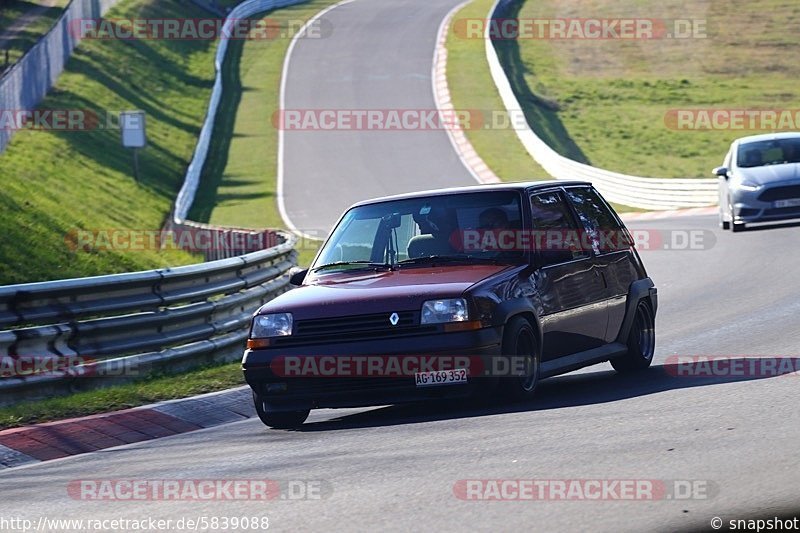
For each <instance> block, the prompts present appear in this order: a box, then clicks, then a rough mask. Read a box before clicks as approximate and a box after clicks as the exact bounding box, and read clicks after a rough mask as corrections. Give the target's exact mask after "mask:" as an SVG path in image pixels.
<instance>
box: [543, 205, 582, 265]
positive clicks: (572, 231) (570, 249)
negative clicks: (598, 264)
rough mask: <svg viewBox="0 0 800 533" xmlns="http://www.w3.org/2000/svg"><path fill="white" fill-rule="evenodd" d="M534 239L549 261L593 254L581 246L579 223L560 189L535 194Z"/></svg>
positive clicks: (554, 262) (553, 262)
mask: <svg viewBox="0 0 800 533" xmlns="http://www.w3.org/2000/svg"><path fill="white" fill-rule="evenodd" d="M531 217H532V219H533V237H534V238H533V243H534V247H535V248H536V250H537V251H538V252H539V255H540V256H541V258H542V260H543V261H544V264H545V265H554V264H557V263H565V262H567V261H572V260H574V259H580V258H583V257H589V253H588V252H587V251H585V250H583V249H581V245H580V238H579V233H580V232H579V231H578V226H577V224H576V222H575V218H574V217H573V216H572V213H571V212H570V210H569V206H568V205H567V203H566V201H565V200H564V197H563V196H562V195H561V193H559V192H555V191H554V192H546V193H540V194H534V195H532V196H531Z"/></svg>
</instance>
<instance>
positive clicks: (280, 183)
mask: <svg viewBox="0 0 800 533" xmlns="http://www.w3.org/2000/svg"><path fill="white" fill-rule="evenodd" d="M354 1H355V0H342V1H341V2H338V3H336V4H333V5H332V6H328V7H326V8H325V9H323V10H322V11H320V12H319V13H317V14H316V15H314V16H313V17H311V18H310V19H308V21H307V22H306V23H305V24H304V25H303V27H302V28H300V30H299V31H298V32H297V33H295V34H294V36H293V37H292V41H291V42H290V43H289V48H288V49H287V50H286V57H284V59H283V71H282V72H281V94H280V103H279V107H278V111H279V112H282V111H283V110H284V109H285V108H286V79H287V76H288V73H289V62H290V61H291V59H292V52H293V51H294V47H295V45H296V44H297V40H298V39H299V37H300V36H301V35H304V34H305V33H306V30H307V29H308V28H309V26H311V25H312V24H314V23H315V22H316V21H317V20H319V19H320V17H323V16H324V15H326V14H327V13H329V12H330V11H333V10H334V9H336V8H337V7H339V6H343V5H345V4H349V3H351V2H354ZM283 148H284V130H283V128H282V127H279V128H278V175H277V180H278V187H277V196H278V212H279V213H280V215H281V218H282V219H283V223H284V224H285V225H286V227H287V228H289V231H291V232H292V233H294V234H296V235H298V236H300V237H302V238H304V239H310V240H312V241H321V240H323V239H320V238H319V237H317V236H314V235H309V234H307V233H304V232H303V231H302V230H300V229H298V228H297V226H295V225H294V223H293V222H292V219H291V218H289V213H288V212H287V211H286V204H285V203H284V200H283V199H284V195H283V180H284V176H283V171H284V163H283Z"/></svg>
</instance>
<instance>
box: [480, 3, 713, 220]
mask: <svg viewBox="0 0 800 533" xmlns="http://www.w3.org/2000/svg"><path fill="white" fill-rule="evenodd" d="M508 3H509V2H508V0H497V1H496V2H495V4H494V5H493V6H492V9H491V10H490V11H489V16H488V18H489V19H494V18H503V15H502V13H503V10H504V8H505V6H506V5H508ZM489 31H490V25H488V24H487V27H486V36H485V42H486V59H487V60H488V62H489V69H490V71H491V73H492V78H493V79H494V83H495V85H496V86H497V90H498V92H499V93H500V97H501V98H502V99H503V104H504V105H505V107H506V109H507V110H508V112H509V113H510V114H514V113H519V111H520V110H521V109H522V106H521V105H520V103H519V101H518V100H517V97H516V95H515V94H514V90H513V89H512V88H511V83H510V82H509V80H508V77H507V76H506V73H505V70H504V69H503V66H502V64H501V63H500V58H499V57H498V55H497V51H496V50H495V47H494V41H493V40H492V39H491V38H490V35H489ZM516 132H517V136H518V137H519V140H520V141H521V142H522V144H523V146H525V149H526V150H527V151H528V153H529V154H530V155H531V157H533V159H535V160H536V162H537V163H539V164H540V165H541V166H542V168H544V169H545V171H547V173H548V174H550V175H551V176H553V177H554V178H556V179H563V180H574V179H580V180H586V181H590V182H592V183H593V184H594V185H595V187H597V189H598V190H599V191H600V192H601V193H602V194H603V196H605V197H606V198H607V199H608V200H610V201H612V202H617V203H620V204H625V205H629V206H632V207H639V208H642V209H656V210H668V209H677V208H682V207H701V206H706V205H714V204H716V203H717V201H718V196H717V195H718V193H717V186H718V185H717V180H715V179H656V178H647V177H642V176H629V175H626V174H620V173H618V172H611V171H609V170H603V169H599V168H595V167H592V166H590V165H585V164H583V163H579V162H577V161H574V160H572V159H569V158H566V157H564V156H562V155H561V154H559V153H558V152H556V151H555V150H553V149H552V148H550V146H548V145H547V143H545V142H544V141H543V140H542V139H540V138H539V137H538V136H537V135H536V134H535V133H534V132H533V130H532V129H531V128H530V127H529V126H528V125H527V124H526V125H525V127H524V128H516Z"/></svg>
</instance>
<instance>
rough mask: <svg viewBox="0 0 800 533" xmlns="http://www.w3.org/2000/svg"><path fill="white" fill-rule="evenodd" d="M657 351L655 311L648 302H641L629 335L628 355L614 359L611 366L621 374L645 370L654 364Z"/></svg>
mask: <svg viewBox="0 0 800 533" xmlns="http://www.w3.org/2000/svg"><path fill="white" fill-rule="evenodd" d="M655 351H656V323H655V317H654V316H653V310H652V308H651V307H650V304H649V303H648V302H647V301H646V300H640V301H639V304H638V305H637V306H636V315H635V316H634V318H633V324H632V325H631V331H630V333H629V334H628V353H626V354H625V355H624V356H622V357H618V358H616V359H612V360H611V366H613V367H614V370H616V371H617V372H620V373H626V372H636V371H639V370H644V369H645V368H647V367H649V366H650V363H652V362H653V354H654V353H655Z"/></svg>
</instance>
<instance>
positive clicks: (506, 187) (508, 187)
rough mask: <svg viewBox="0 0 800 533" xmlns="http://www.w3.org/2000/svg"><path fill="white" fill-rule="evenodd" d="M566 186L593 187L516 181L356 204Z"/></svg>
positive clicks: (405, 194) (566, 182) (551, 182)
mask: <svg viewBox="0 0 800 533" xmlns="http://www.w3.org/2000/svg"><path fill="white" fill-rule="evenodd" d="M564 185H591V183H589V182H588V181H571V180H569V181H567V180H544V181H515V182H509V183H491V184H487V185H470V186H467V187H449V188H447V189H432V190H429V191H417V192H409V193H403V194H395V195H392V196H383V197H381V198H373V199H371V200H364V201H362V202H358V203H356V204H355V205H354V206H353V207H355V206H359V205H367V204H374V203H378V202H385V201H388V200H405V199H407V198H420V197H424V196H442V195H447V194H459V193H468V192H487V191H520V190H526V189H544V188H547V187H553V186H559V187H560V186H564Z"/></svg>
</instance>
